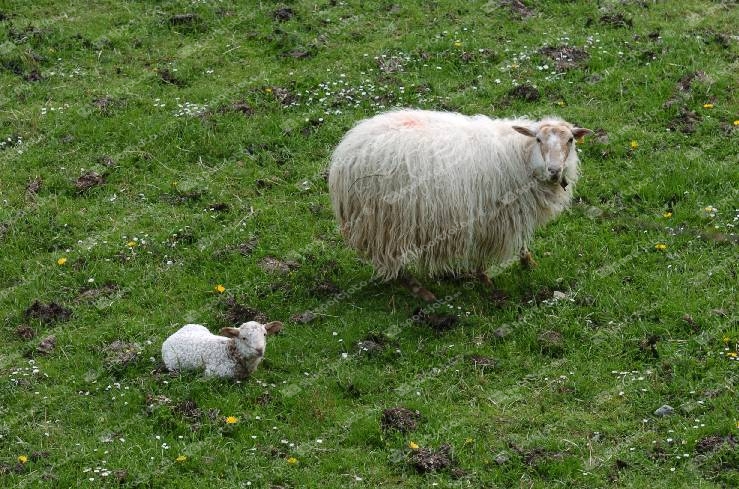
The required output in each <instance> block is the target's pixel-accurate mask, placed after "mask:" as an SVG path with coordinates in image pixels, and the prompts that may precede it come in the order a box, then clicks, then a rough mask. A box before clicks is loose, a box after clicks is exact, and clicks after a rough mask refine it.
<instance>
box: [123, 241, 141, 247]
mask: <svg viewBox="0 0 739 489" xmlns="http://www.w3.org/2000/svg"><path fill="white" fill-rule="evenodd" d="M137 244H138V243H137V242H136V241H129V242H128V243H126V246H128V247H129V248H133V247H134V246H136V245H137Z"/></svg>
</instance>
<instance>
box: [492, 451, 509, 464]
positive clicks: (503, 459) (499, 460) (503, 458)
mask: <svg viewBox="0 0 739 489" xmlns="http://www.w3.org/2000/svg"><path fill="white" fill-rule="evenodd" d="M510 459H511V457H509V456H508V454H507V453H503V452H501V453H499V454H498V455H496V456H495V463H496V464H498V465H503V464H506V463H508V461H509V460H510Z"/></svg>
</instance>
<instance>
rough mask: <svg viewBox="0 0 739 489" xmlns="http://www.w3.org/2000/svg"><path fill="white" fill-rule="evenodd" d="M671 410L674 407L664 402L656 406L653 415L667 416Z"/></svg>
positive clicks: (673, 410)
mask: <svg viewBox="0 0 739 489" xmlns="http://www.w3.org/2000/svg"><path fill="white" fill-rule="evenodd" d="M673 412H675V409H673V407H672V406H670V405H668V404H665V405H664V406H661V407H659V408H657V410H656V411H654V415H655V416H669V415H671V414H672V413H673Z"/></svg>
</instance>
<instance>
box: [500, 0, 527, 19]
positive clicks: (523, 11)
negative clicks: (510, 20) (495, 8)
mask: <svg viewBox="0 0 739 489" xmlns="http://www.w3.org/2000/svg"><path fill="white" fill-rule="evenodd" d="M500 5H501V6H503V7H508V8H509V9H510V10H511V12H512V13H514V14H516V15H518V16H520V17H521V18H525V17H530V16H532V15H534V11H533V10H531V9H530V8H529V7H527V6H526V5H524V3H523V2H521V1H520V0H500Z"/></svg>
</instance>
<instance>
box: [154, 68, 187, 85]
mask: <svg viewBox="0 0 739 489" xmlns="http://www.w3.org/2000/svg"><path fill="white" fill-rule="evenodd" d="M157 75H159V79H160V80H161V81H162V82H163V83H166V84H168V85H174V86H176V87H184V86H185V85H187V82H185V81H184V80H182V79H180V78H177V76H175V74H174V73H172V72H171V71H170V70H169V69H168V68H162V69H159V70H157Z"/></svg>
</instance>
